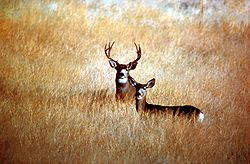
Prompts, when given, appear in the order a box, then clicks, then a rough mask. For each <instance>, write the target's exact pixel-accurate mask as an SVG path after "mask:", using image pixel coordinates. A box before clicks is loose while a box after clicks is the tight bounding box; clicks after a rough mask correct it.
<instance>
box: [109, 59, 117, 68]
mask: <svg viewBox="0 0 250 164" xmlns="http://www.w3.org/2000/svg"><path fill="white" fill-rule="evenodd" d="M109 64H110V66H111V67H112V68H116V67H117V65H118V62H117V61H115V60H109Z"/></svg>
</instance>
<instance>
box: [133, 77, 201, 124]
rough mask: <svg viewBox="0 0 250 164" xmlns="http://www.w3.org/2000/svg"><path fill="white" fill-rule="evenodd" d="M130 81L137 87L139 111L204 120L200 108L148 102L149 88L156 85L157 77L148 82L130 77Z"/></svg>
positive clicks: (137, 108) (137, 109)
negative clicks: (139, 81)
mask: <svg viewBox="0 0 250 164" xmlns="http://www.w3.org/2000/svg"><path fill="white" fill-rule="evenodd" d="M129 83H130V84H131V86H133V87H135V89H136V94H135V97H136V111H137V112H138V113H141V112H147V113H158V112H162V113H168V114H171V115H172V116H184V117H186V118H188V119H192V120H198V121H199V122H203V121H204V113H203V112H201V111H200V110H199V109H198V108H196V107H193V106H190V105H184V106H161V105H154V104H148V103H147V101H146V95H147V89H148V88H152V87H153V86H154V85H155V79H151V80H149V81H148V82H147V83H146V84H140V83H137V82H136V81H135V80H134V79H133V78H132V77H129Z"/></svg>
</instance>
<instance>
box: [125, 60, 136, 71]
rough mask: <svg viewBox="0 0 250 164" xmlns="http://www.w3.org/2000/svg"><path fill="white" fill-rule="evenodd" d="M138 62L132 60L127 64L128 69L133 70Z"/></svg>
mask: <svg viewBox="0 0 250 164" xmlns="http://www.w3.org/2000/svg"><path fill="white" fill-rule="evenodd" d="M137 64H138V62H130V63H129V64H127V69H128V70H133V69H135V68H136V66H137Z"/></svg>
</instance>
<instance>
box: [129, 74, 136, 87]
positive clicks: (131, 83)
mask: <svg viewBox="0 0 250 164" xmlns="http://www.w3.org/2000/svg"><path fill="white" fill-rule="evenodd" d="M128 81H129V84H130V85H131V86H133V87H135V86H136V81H135V79H133V78H132V77H131V76H129V77H128Z"/></svg>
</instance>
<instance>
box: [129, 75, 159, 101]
mask: <svg viewBox="0 0 250 164" xmlns="http://www.w3.org/2000/svg"><path fill="white" fill-rule="evenodd" d="M128 81H129V84H130V85H132V86H133V87H135V89H136V94H135V95H136V99H138V100H141V99H144V98H145V97H146V95H147V89H149V88H152V87H153V86H154V85H155V79H154V78H153V79H151V80H149V81H148V82H147V83H146V84H141V83H137V82H136V81H135V79H133V78H132V77H131V76H130V77H129V78H128Z"/></svg>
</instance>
